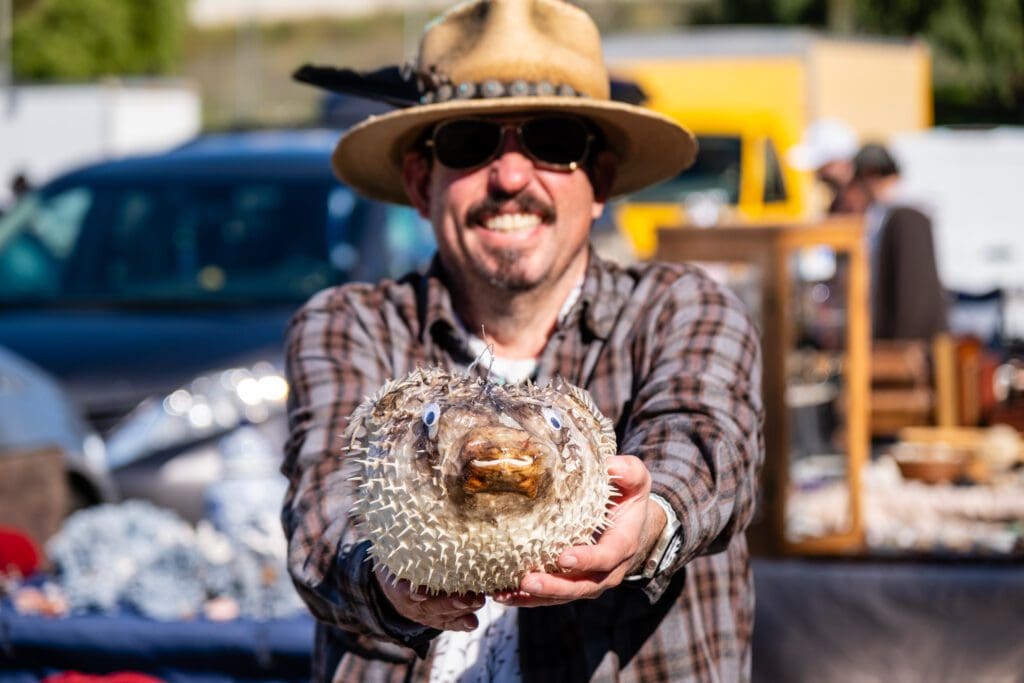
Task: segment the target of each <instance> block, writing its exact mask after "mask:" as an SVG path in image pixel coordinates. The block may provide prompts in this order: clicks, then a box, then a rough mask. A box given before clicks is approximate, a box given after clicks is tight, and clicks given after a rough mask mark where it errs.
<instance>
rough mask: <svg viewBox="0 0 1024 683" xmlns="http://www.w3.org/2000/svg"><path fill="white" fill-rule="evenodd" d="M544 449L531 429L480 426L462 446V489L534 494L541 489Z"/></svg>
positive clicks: (524, 494)
mask: <svg viewBox="0 0 1024 683" xmlns="http://www.w3.org/2000/svg"><path fill="white" fill-rule="evenodd" d="M543 455H544V450H543V448H542V447H541V446H540V445H539V444H538V443H536V441H535V440H534V438H533V436H531V435H530V433H529V432H526V431H523V430H520V429H512V428H509V427H478V428H476V429H474V430H473V431H472V432H470V433H469V434H468V435H467V438H466V441H465V442H464V443H463V446H462V459H461V460H462V462H463V463H465V464H464V465H463V467H462V472H461V476H460V479H461V485H462V491H463V493H465V494H468V495H475V494H480V493H513V494H519V495H523V496H527V497H529V498H535V497H536V496H537V492H538V490H539V489H540V485H541V482H542V480H543V475H544V474H545V467H544V457H543Z"/></svg>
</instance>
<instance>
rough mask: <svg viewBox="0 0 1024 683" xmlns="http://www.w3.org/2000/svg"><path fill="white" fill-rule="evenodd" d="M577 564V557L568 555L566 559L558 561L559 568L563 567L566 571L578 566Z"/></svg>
mask: <svg viewBox="0 0 1024 683" xmlns="http://www.w3.org/2000/svg"><path fill="white" fill-rule="evenodd" d="M576 562H577V560H576V556H575V555H566V556H565V557H563V558H561V559H560V560H558V566H559V567H563V568H565V569H572V568H573V567H575V566H576Z"/></svg>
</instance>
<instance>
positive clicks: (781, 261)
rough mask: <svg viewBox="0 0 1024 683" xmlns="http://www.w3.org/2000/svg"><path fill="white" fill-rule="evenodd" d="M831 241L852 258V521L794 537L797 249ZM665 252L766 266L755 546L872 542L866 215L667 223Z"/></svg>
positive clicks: (848, 381) (847, 375)
mask: <svg viewBox="0 0 1024 683" xmlns="http://www.w3.org/2000/svg"><path fill="white" fill-rule="evenodd" d="M816 246H827V247H830V248H831V249H833V250H834V251H835V252H837V253H843V254H846V255H847V256H848V258H849V277H848V282H847V293H846V294H847V302H848V310H847V325H846V349H845V360H844V370H845V372H844V382H843V387H844V391H845V396H844V397H843V398H844V402H845V406H846V410H845V417H846V436H847V446H848V447H847V459H848V461H847V478H846V480H847V482H848V485H849V501H850V526H849V529H848V530H847V531H845V532H843V533H838V534H834V535H830V536H823V537H816V538H814V539H808V540H801V541H790V540H788V539H787V537H786V533H785V522H786V501H787V496H788V487H789V466H788V463H789V449H790V434H789V425H788V413H787V407H786V399H785V395H786V356H787V352H788V351H789V350H790V349H792V348H793V344H794V340H793V339H791V338H790V336H791V335H790V332H789V331H790V329H791V327H790V325H789V322H790V321H791V320H792V315H793V311H791V310H790V308H791V306H790V302H791V296H790V294H791V284H792V283H791V278H790V273H789V270H788V264H789V257H790V256H791V255H792V254H793V253H794V252H797V251H799V250H801V249H804V248H807V247H816ZM657 258H658V259H659V260H668V261H705V262H721V263H729V262H732V263H736V262H741V263H747V264H751V265H754V266H756V267H758V268H759V269H760V271H761V273H762V278H763V290H762V302H763V303H762V320H761V325H762V328H761V329H762V334H763V337H762V345H763V355H764V374H763V391H764V402H765V425H764V435H765V450H766V453H765V465H764V469H763V474H762V480H761V489H762V490H761V503H760V504H761V514H760V515H759V520H758V521H757V522H756V523H755V525H754V526H753V527H752V529H751V533H750V539H751V546H752V548H753V549H754V550H755V551H756V552H758V553H764V554H835V553H851V552H859V551H861V550H862V549H863V545H864V525H863V515H862V500H861V490H862V489H861V484H860V482H861V472H862V469H863V467H864V464H865V463H866V462H867V459H868V454H869V449H870V444H869V424H868V419H869V413H868V396H869V375H870V373H869V362H870V360H869V354H870V339H871V332H870V318H869V307H868V263H867V252H866V245H865V238H864V235H863V224H862V223H861V221H860V220H859V219H830V220H827V221H824V222H822V223H819V224H814V225H774V226H736V227H732V226H719V227H713V228H707V229H699V228H691V227H681V228H663V229H661V230H660V231H659V233H658V251H657Z"/></svg>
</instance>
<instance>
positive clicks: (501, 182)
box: [488, 126, 533, 195]
mask: <svg viewBox="0 0 1024 683" xmlns="http://www.w3.org/2000/svg"><path fill="white" fill-rule="evenodd" d="M532 178H533V162H532V161H531V160H530V158H529V157H528V156H526V154H525V153H524V152H523V148H522V145H521V144H520V142H519V136H518V135H516V133H515V130H514V129H513V128H512V126H505V128H504V129H503V130H502V137H501V151H500V152H499V153H498V156H497V157H496V158H495V159H494V161H492V162H491V164H490V169H489V171H488V182H489V184H490V186H491V189H492V190H495V191H497V193H498V194H504V195H514V194H517V193H518V192H519V191H520V190H522V189H523V188H525V187H526V186H527V185H528V184H529V183H530V180H531V179H532Z"/></svg>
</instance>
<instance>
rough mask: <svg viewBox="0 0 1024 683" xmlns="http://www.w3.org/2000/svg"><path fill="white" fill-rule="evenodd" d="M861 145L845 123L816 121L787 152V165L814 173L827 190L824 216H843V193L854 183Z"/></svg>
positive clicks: (825, 120)
mask: <svg viewBox="0 0 1024 683" xmlns="http://www.w3.org/2000/svg"><path fill="white" fill-rule="evenodd" d="M859 146H860V142H859V140H858V138H857V133H856V132H855V131H854V130H853V128H851V127H850V125H849V124H848V123H846V122H845V121H840V120H839V119H819V120H817V121H815V122H814V123H812V124H811V125H810V126H808V128H807V131H806V132H805V133H804V137H803V139H802V140H801V141H800V143H799V144H797V145H794V146H793V147H791V148H790V149H789V151H788V152H787V153H786V159H787V161H789V164H790V165H791V166H792V167H793V168H795V169H798V170H801V171H810V172H813V173H814V177H815V179H817V180H818V181H819V182H820V183H821V184H822V185H824V186H825V188H826V189H827V190H828V201H827V202H825V203H824V206H826V207H827V208H826V210H825V211H826V213H830V214H832V213H845V212H847V209H845V208H844V207H843V205H842V202H841V195H842V191H843V190H844V189H845V188H846V187H847V186H848V185H849V184H850V182H851V181H852V180H853V157H854V155H856V154H857V150H858V149H859Z"/></svg>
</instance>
